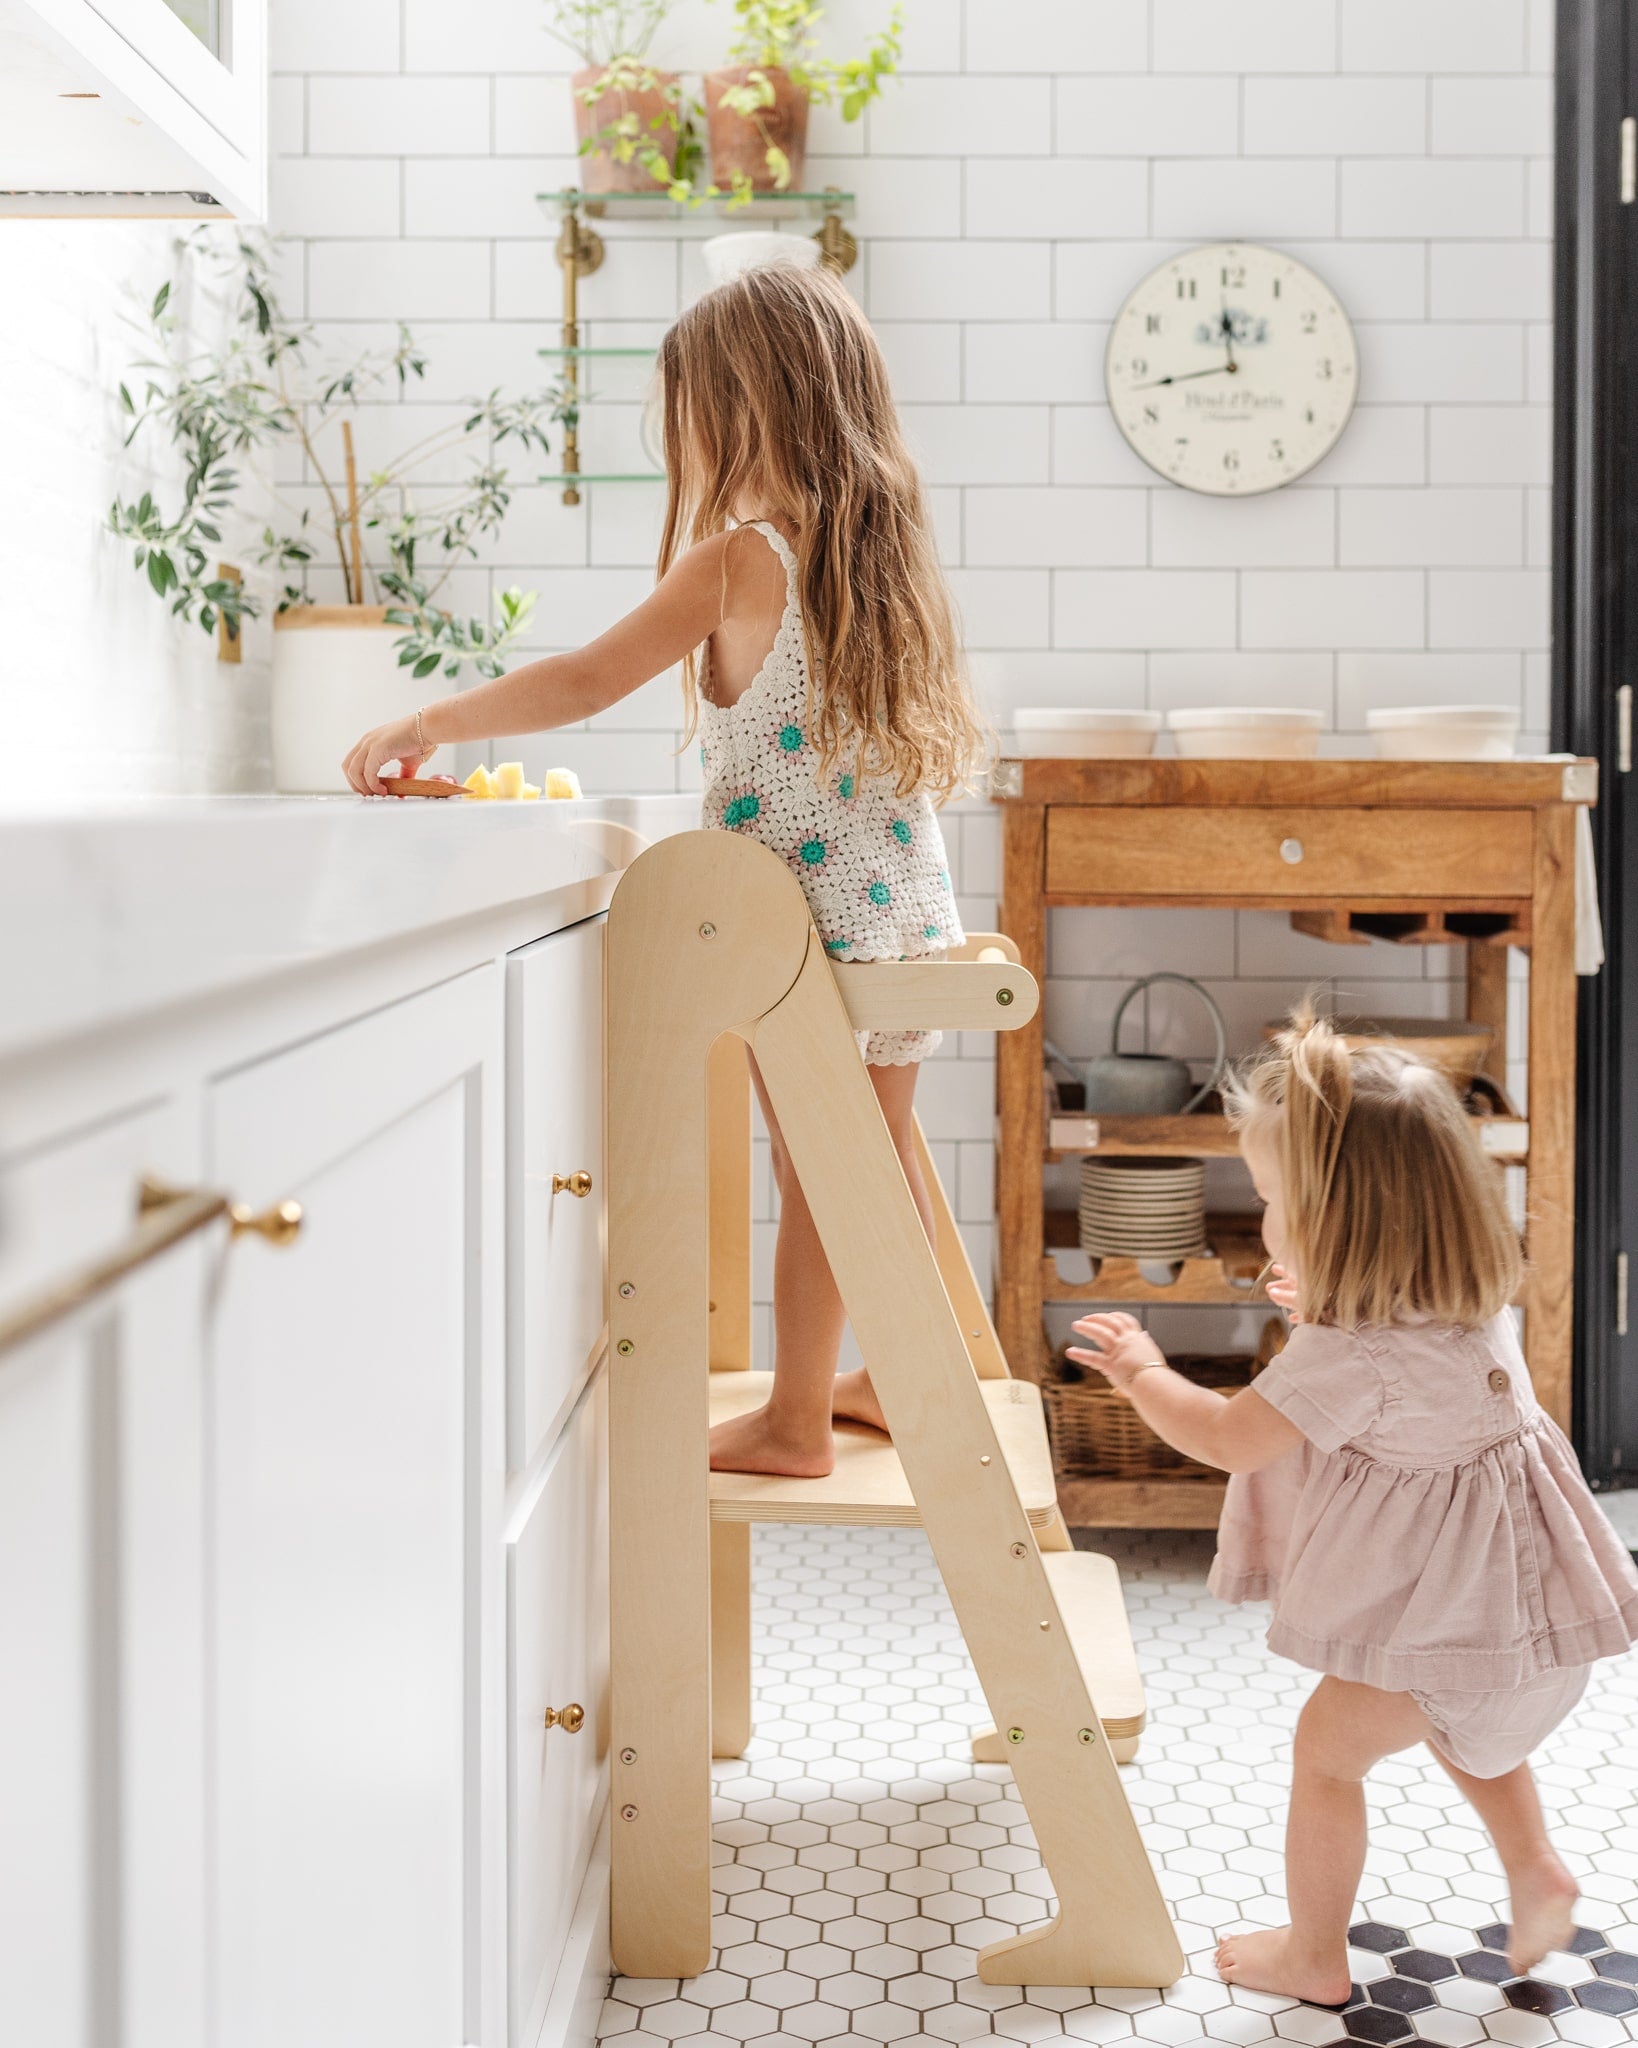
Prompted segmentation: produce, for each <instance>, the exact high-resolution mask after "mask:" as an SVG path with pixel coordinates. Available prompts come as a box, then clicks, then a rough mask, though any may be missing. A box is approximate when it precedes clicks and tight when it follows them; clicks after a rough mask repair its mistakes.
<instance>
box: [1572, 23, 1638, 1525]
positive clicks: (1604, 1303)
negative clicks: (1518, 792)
mask: <svg viewBox="0 0 1638 2048" xmlns="http://www.w3.org/2000/svg"><path fill="white" fill-rule="evenodd" d="M1629 11H1630V0H1559V6H1558V24H1557V29H1558V58H1557V102H1556V115H1557V184H1556V197H1555V213H1556V218H1555V221H1554V236H1555V261H1554V280H1553V317H1554V380H1553V593H1552V620H1553V655H1552V744H1553V746H1554V747H1555V748H1559V749H1562V750H1564V751H1566V752H1573V753H1577V754H1592V755H1595V756H1596V757H1597V758H1598V761H1599V764H1600V776H1599V781H1600V790H1599V804H1598V808H1597V809H1596V810H1595V811H1594V812H1593V814H1592V825H1593V834H1594V846H1595V850H1596V854H1597V859H1598V869H1599V886H1600V895H1601V900H1602V909H1603V915H1604V925H1605V943H1606V946H1607V948H1608V960H1607V962H1606V965H1605V969H1604V972H1603V973H1602V974H1601V975H1599V976H1597V977H1593V978H1589V979H1586V980H1584V981H1583V982H1582V983H1581V989H1580V1006H1579V1026H1578V1053H1577V1058H1578V1075H1579V1083H1578V1096H1579V1102H1578V1116H1577V1128H1578V1156H1577V1173H1576V1272H1575V1383H1574V1407H1575V1416H1576V1442H1577V1448H1578V1450H1579V1451H1580V1453H1581V1456H1582V1460H1583V1463H1584V1464H1585V1466H1586V1469H1587V1473H1588V1476H1589V1477H1590V1478H1591V1479H1592V1481H1593V1482H1594V1484H1595V1485H1605V1486H1610V1485H1614V1486H1621V1485H1628V1484H1638V1334H1634V1333H1633V1331H1632V1327H1631V1325H1632V1322H1633V1321H1634V1320H1638V1273H1635V1274H1634V1283H1635V1299H1634V1311H1635V1316H1634V1317H1633V1318H1628V1317H1625V1316H1624V1315H1623V1313H1622V1309H1623V1302H1622V1299H1621V1297H1622V1296H1623V1295H1624V1292H1625V1289H1624V1286H1623V1285H1622V1282H1621V1277H1620V1266H1619V1263H1618V1261H1619V1257H1620V1253H1621V1250H1622V1247H1623V1245H1627V1246H1631V1247H1633V1248H1634V1249H1635V1250H1638V1228H1635V1226H1638V934H1633V933H1631V931H1630V924H1631V906H1632V904H1633V902H1634V901H1635V900H1638V814H1635V810H1634V804H1633V799H1632V789H1631V777H1630V776H1629V775H1627V774H1625V773H1623V772H1622V760H1621V757H1622V750H1623V733H1622V714H1621V707H1620V699H1619V696H1618V692H1619V691H1620V687H1621V685H1622V683H1623V682H1624V681H1625V680H1626V679H1627V677H1628V676H1629V675H1630V674H1631V666H1630V662H1629V657H1628V648H1629V643H1630V642H1631V641H1632V639H1633V638H1634V636H1635V635H1638V502H1635V501H1638V468H1635V463H1638V377H1635V375H1634V370H1635V357H1638V335H1635V332H1634V330H1635V328H1638V205H1634V204H1632V203H1624V201H1623V196H1622V185H1623V130H1622V123H1623V119H1624V117H1626V116H1627V115H1628V114H1629V113H1638V92H1635V91H1634V90H1633V84H1634V68H1635V65H1638V24H1634V23H1633V22H1631V21H1630V20H1629ZM1631 146H1632V145H1631V143H1630V142H1628V143H1627V144H1626V147H1627V148H1628V149H1629V150H1630V148H1631ZM1627 182H1628V183H1629V184H1630V177H1629V179H1628V180H1627ZM1626 737H1627V750H1628V751H1630V735H1627V736H1626ZM1623 1325H1625V1327H1623Z"/></svg>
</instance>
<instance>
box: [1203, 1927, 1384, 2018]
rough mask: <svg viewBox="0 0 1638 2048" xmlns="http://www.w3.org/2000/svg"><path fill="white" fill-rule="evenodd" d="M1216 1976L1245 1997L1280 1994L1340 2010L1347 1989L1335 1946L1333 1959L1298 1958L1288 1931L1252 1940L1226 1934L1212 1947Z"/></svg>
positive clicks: (1342, 1957) (1341, 1953)
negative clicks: (1248, 1993)
mask: <svg viewBox="0 0 1638 2048" xmlns="http://www.w3.org/2000/svg"><path fill="white" fill-rule="evenodd" d="M1217 1974H1218V1976H1219V1977H1221V1978H1222V1980H1223V1982H1224V1983H1225V1984H1239V1985H1242V1986H1243V1987H1244V1988H1245V1989H1246V1990H1247V1991H1274V1992H1282V1993H1283V1994H1284V1995H1285V1996H1286V1997H1287V1998H1301V1999H1303V2000H1305V2001H1306V2002H1307V2003H1308V2004H1309V2005H1342V2004H1344V2003H1345V2002H1346V2001H1347V1997H1348V1993H1349V1991H1350V1990H1351V1989H1352V1985H1351V1983H1350V1980H1349V1976H1348V1951H1347V1948H1346V1947H1345V1946H1344V1945H1343V1944H1342V1943H1340V1942H1339V1943H1338V1945H1337V1951H1336V1956H1335V1958H1334V1959H1330V1958H1326V1959H1317V1958H1315V1957H1312V1956H1306V1955H1303V1954H1302V1953H1301V1952H1300V1951H1299V1950H1298V1948H1297V1945H1296V1942H1295V1939H1294V1938H1293V1936H1292V1932H1291V1929H1290V1928H1289V1927H1271V1928H1267V1929H1261V1930H1259V1931H1258V1932H1257V1933H1255V1934H1226V1935H1225V1936H1224V1937H1223V1939H1222V1940H1221V1941H1220V1942H1219V1943H1218V1944H1217Z"/></svg>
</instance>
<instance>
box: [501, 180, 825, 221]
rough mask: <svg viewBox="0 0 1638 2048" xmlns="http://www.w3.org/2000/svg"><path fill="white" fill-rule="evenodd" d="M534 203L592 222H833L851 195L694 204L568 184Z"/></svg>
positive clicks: (765, 195) (768, 196) (724, 197)
mask: <svg viewBox="0 0 1638 2048" xmlns="http://www.w3.org/2000/svg"><path fill="white" fill-rule="evenodd" d="M535 196H536V200H537V203H538V204H539V205H540V206H542V207H549V208H555V209H556V210H557V211H558V212H559V213H569V212H573V211H574V210H575V209H576V208H578V209H579V211H580V212H582V213H584V214H585V215H586V216H587V217H588V218H589V219H592V220H722V219H728V220H732V219H735V218H738V219H741V220H744V221H750V220H752V219H756V220H759V221H763V220H823V219H825V218H826V216H827V215H829V216H831V217H833V218H835V219H838V220H850V219H851V218H852V216H853V205H854V195H853V194H852V193H851V192H838V191H835V190H829V191H824V192H753V193H752V194H751V196H750V198H749V199H748V200H736V199H734V198H733V197H732V195H731V194H729V193H726V192H724V193H721V194H720V195H719V196H718V197H717V198H715V199H701V200H699V201H697V202H695V203H692V204H691V203H688V202H686V201H682V200H677V199H668V198H667V197H666V196H665V194H664V193H663V192H659V191H655V192H582V191H581V190H580V188H579V187H578V186H577V185H571V186H569V187H568V189H567V190H565V191H562V192H540V193H537V194H536V195H535Z"/></svg>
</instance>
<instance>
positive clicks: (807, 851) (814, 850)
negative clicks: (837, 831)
mask: <svg viewBox="0 0 1638 2048" xmlns="http://www.w3.org/2000/svg"><path fill="white" fill-rule="evenodd" d="M829 851H830V848H829V847H828V846H827V845H826V844H825V842H824V841H823V840H822V839H804V840H803V842H802V865H803V866H804V867H806V868H816V867H818V866H819V864H820V863H821V862H822V861H823V859H824V857H825V855H826V854H827V853H829Z"/></svg>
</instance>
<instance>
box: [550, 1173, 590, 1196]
mask: <svg viewBox="0 0 1638 2048" xmlns="http://www.w3.org/2000/svg"><path fill="white" fill-rule="evenodd" d="M591 1191H592V1177H591V1175H590V1174H589V1173H554V1174H553V1175H552V1193H553V1194H554V1195H579V1196H580V1197H581V1199H582V1200H584V1199H585V1197H586V1196H587V1195H589V1194H590V1193H591Z"/></svg>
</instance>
